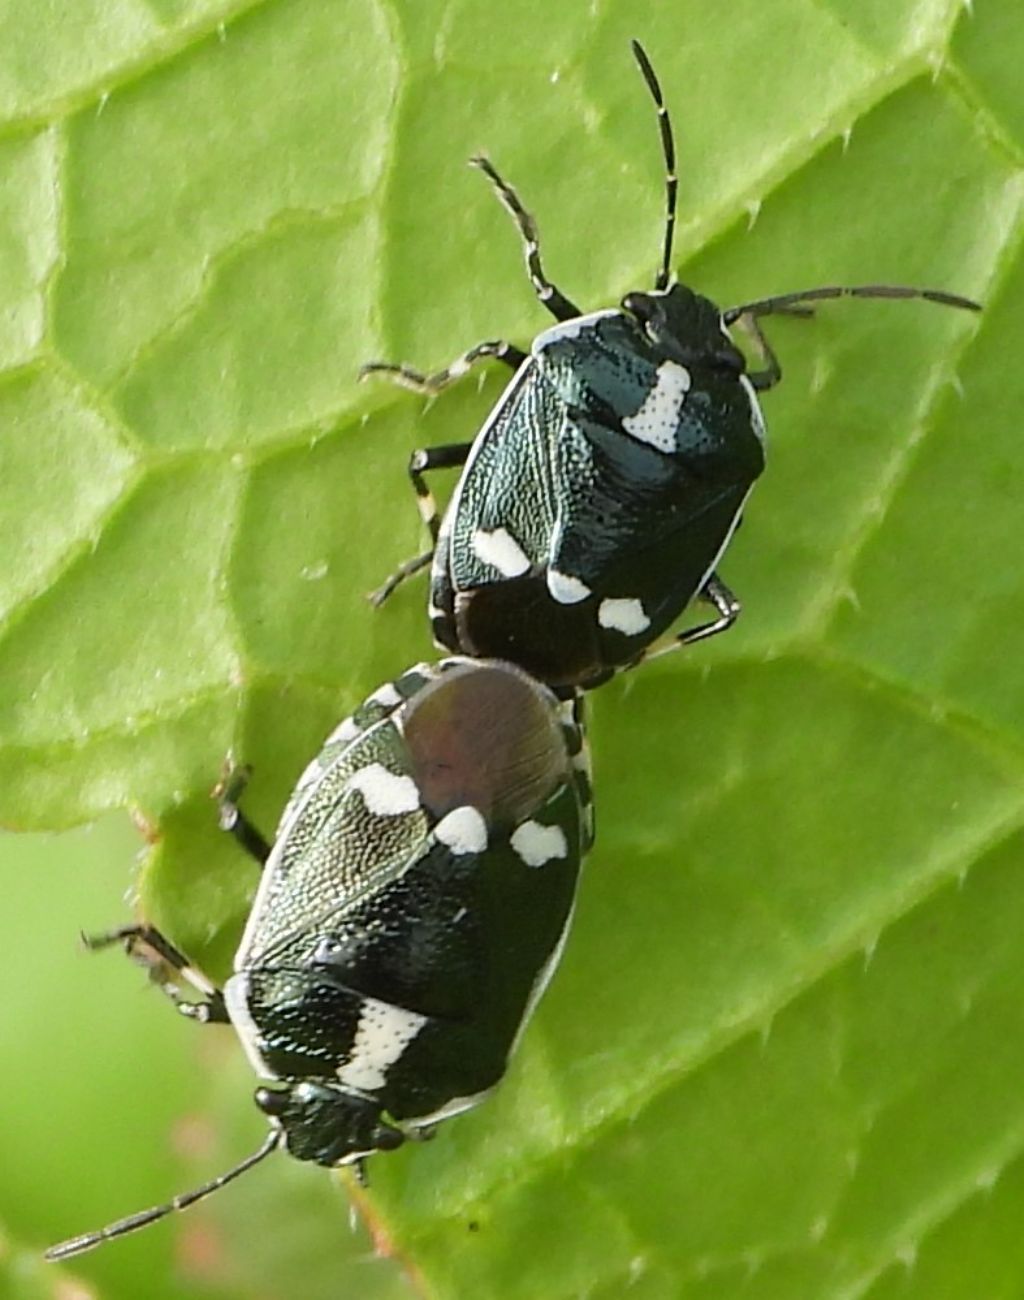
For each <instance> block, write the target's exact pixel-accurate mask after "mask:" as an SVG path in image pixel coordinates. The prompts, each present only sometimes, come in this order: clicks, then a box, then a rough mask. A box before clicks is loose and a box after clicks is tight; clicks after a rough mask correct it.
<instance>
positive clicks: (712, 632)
mask: <svg viewBox="0 0 1024 1300" xmlns="http://www.w3.org/2000/svg"><path fill="white" fill-rule="evenodd" d="M699 598H700V599H701V600H703V601H706V602H707V603H708V604H709V605H713V606H714V607H715V609H716V610H717V611H718V617H717V618H714V619H712V620H711V621H710V622H708V623H698V624H697V626H696V627H688V628H686V629H685V630H684V631H682V632H678V633H677V634H676V635H675V636H674V637H673V638H672V640H671V641H670V642H669V644H668V645H666V646H662V647H661V648H660V649H658V650H654V651H652V652H651V653H650V654H646V655H641V656H640V657H639V658H637V659H636V660H634V661H633V663H631V664H629V667H630V668H632V667H634V666H635V664H638V663H641V662H643V660H644V659H657V658H659V656H661V655H666V654H671V652H672V651H673V650H678V649H680V647H682V646H684V645H693V644H694V642H696V641H706V640H707V639H708V637H710V636H717V635H718V634H719V632H724V631H726V629H727V628H730V627H732V625H733V623H735V622H736V620H737V618H739V614H740V610H741V609H742V606H741V605H740V602H739V601H738V600H737V599H736V597H735V596H734V595H733V594H732V592H731V591H730V590H729V588H728V587H727V586H726V585H725V583H724V582H723V581H722V580H721V578H719V577H718V575H717V574H715V573H713V574H712V575H711V577H710V578H708V580H707V582H705V584H704V586H703V587H702V588H701V590H700V593H699Z"/></svg>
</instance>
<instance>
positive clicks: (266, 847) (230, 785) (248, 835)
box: [210, 759, 271, 866]
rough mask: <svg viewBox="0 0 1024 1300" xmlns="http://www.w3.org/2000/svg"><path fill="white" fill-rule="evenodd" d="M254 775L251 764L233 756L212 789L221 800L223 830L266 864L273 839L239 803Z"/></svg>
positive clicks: (219, 803) (220, 817)
mask: <svg viewBox="0 0 1024 1300" xmlns="http://www.w3.org/2000/svg"><path fill="white" fill-rule="evenodd" d="M251 776H252V768H251V767H249V766H247V765H246V764H244V763H243V764H238V765H236V764H235V763H233V762H232V761H231V760H230V759H229V760H228V762H227V764H226V765H225V768H224V772H223V775H222V776H221V779H220V780H219V781H218V782H217V784H216V785H215V786H214V787H213V790H212V791H211V792H210V793H211V795H212V797H213V798H214V799H216V800H217V808H218V817H219V821H220V828H221V830H222V831H227V832H228V834H229V835H231V836H233V837H234V838H235V839H236V840H237V841H238V843H239V844H240V845H241V846H242V848H243V849H244V850H245V851H246V853H248V854H249V856H250V857H251V858H255V860H256V861H257V862H258V863H259V864H260V866H263V864H264V863H265V862H266V860H267V858H269V857H270V850H271V845H270V842H269V841H268V840H267V839H266V837H265V836H264V835H262V834H261V833H260V832H259V831H258V830H257V829H256V827H255V826H254V825H253V824H252V822H251V821H250V820H249V818H248V817H246V815H245V813H243V812H242V810H241V808H239V806H238V803H239V800H240V799H241V797H242V795H243V793H244V792H245V788H246V786H247V785H248V784H249V779H250V777H251Z"/></svg>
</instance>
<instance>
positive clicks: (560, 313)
mask: <svg viewBox="0 0 1024 1300" xmlns="http://www.w3.org/2000/svg"><path fill="white" fill-rule="evenodd" d="M469 162H470V166H471V167H477V168H479V169H480V171H482V172H483V174H484V175H485V176H486V177H487V179H488V180H489V181H490V182H491V184H492V185H493V186H494V188H495V191H496V192H497V195H498V198H499V199H500V200H501V203H502V205H503V206H504V208H505V209H506V210H507V211H508V212H509V213H511V215H512V220H513V221H514V222H515V223H516V228H517V229H518V231H519V236H520V238H521V239H522V241H523V253H524V255H525V257H526V270H527V273H528V274H529V276H530V283H531V284H532V285H533V291H534V293H535V294H536V295H537V297H538V298H539V299H540V300H541V302H542V303H543V304H544V306H545V307H546V308H547V309H548V311H549V312H550V313H551V315H552V316H554V318H555V319H556V320H572V319H573V318H574V317H576V316H580V315H582V312H581V311H580V309H579V308H578V307H577V306H576V304H575V303H572V302H570V301H569V299H568V298H567V297H566V296H565V295H564V294H563V293H562V292H561V290H560V289H558V288H556V286H555V285H553V284H552V283H551V281H550V280H549V279H548V278H547V276H546V275H545V274H544V268H543V266H542V265H541V260H540V235H539V234H538V232H537V223H536V221H534V219H533V216H532V214H531V213H529V212H527V210H526V209H525V208H524V207H523V205H522V202H521V200H520V198H519V195H518V194H517V193H516V192H515V190H514V189H513V188H512V186H511V185H509V183H508V182H507V181H506V180H504V179H502V177H501V176H500V175H499V173H498V170H497V168H496V167H495V166H494V164H493V163H492V162H491V160H490V159H489V158H484V157H483V156H482V155H480V156H478V157H476V158H470V160H469Z"/></svg>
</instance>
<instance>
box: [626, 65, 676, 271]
mask: <svg viewBox="0 0 1024 1300" xmlns="http://www.w3.org/2000/svg"><path fill="white" fill-rule="evenodd" d="M630 44H631V45H632V47H633V57H634V58H635V59H636V61H637V63H639V65H640V71H641V72H642V73H643V74H644V81H646V82H647V89H648V90H649V91H650V92H651V98H652V99H653V100H654V105H655V107H656V108H657V110H658V127H659V129H660V131H661V152H662V153H663V154H664V156H665V247H664V250H663V252H662V255H661V268H660V270H659V271H658V278H657V279H656V280H655V282H654V287H655V289H667V288H668V282H669V278H670V275H671V262H672V239H673V236H674V235H675V230H676V191H677V190H678V188H679V178H678V177H677V176H676V145H675V140H674V139H673V138H672V121H671V119H670V118H669V115H668V109H667V108H666V107H665V100H664V98H663V97H662V94H661V86H660V85H659V84H658V78H657V76H656V75H655V72H654V69H653V68H652V67H651V61H650V59H649V58H648V57H647V51H646V50H645V49H644V47H643V46H642V45H641V44H640V42H639V41H631V42H630Z"/></svg>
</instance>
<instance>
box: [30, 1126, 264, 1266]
mask: <svg viewBox="0 0 1024 1300" xmlns="http://www.w3.org/2000/svg"><path fill="white" fill-rule="evenodd" d="M280 1145H281V1134H280V1132H279V1131H278V1130H277V1129H271V1131H270V1132H269V1133H268V1134H267V1137H266V1140H265V1141H264V1142H263V1145H262V1146H261V1147H260V1148H259V1150H258V1151H255V1152H253V1154H252V1155H251V1156H246V1158H245V1159H244V1160H241V1161H239V1163H238V1164H237V1165H235V1166H234V1167H233V1168H232V1169H229V1170H228V1171H227V1173H224V1174H218V1175H217V1177H216V1178H211V1179H210V1181H209V1182H208V1183H203V1184H202V1186H200V1187H195V1188H193V1189H192V1191H190V1192H183V1193H182V1194H181V1195H180V1196H175V1197H174V1198H173V1200H170V1201H168V1202H167V1203H166V1204H164V1205H154V1206H153V1207H152V1208H151V1209H149V1210H139V1211H138V1212H137V1213H135V1214H129V1215H128V1216H127V1217H126V1218H124V1219H118V1220H117V1222H116V1223H109V1224H107V1226H106V1227H105V1228H100V1229H98V1230H97V1231H96V1232H85V1233H82V1235H81V1236H78V1237H69V1238H68V1240H67V1241H62V1242H59V1243H58V1244H57V1245H56V1246H51V1247H50V1248H49V1250H47V1251H45V1252H44V1258H45V1259H48V1260H50V1261H51V1262H54V1261H56V1260H60V1259H71V1258H72V1257H73V1256H75V1255H82V1254H84V1253H85V1252H86V1251H87V1250H92V1249H93V1248H94V1247H95V1246H100V1245H102V1244H103V1242H105V1241H110V1240H111V1238H113V1237H123V1236H125V1235H127V1234H128V1233H129V1232H136V1231H137V1230H138V1229H139V1228H145V1227H146V1226H147V1225H148V1224H150V1223H155V1222H156V1221H157V1220H158V1219H163V1218H165V1217H166V1216H167V1215H168V1214H173V1213H174V1211H175V1210H187V1209H188V1207H189V1206H190V1205H194V1204H195V1203H196V1201H201V1200H202V1199H203V1198H204V1197H205V1196H209V1195H210V1194H211V1193H212V1192H216V1191H219V1190H220V1188H222V1187H224V1186H225V1184H227V1183H230V1182H232V1181H233V1180H234V1179H236V1178H237V1177H238V1176H239V1175H240V1174H244V1173H245V1172H246V1170H249V1169H251V1168H252V1167H253V1165H257V1164H259V1163H260V1161H261V1160H265V1159H266V1158H267V1156H269V1155H270V1153H271V1152H272V1151H276V1150H277V1148H278V1147H279V1146H280Z"/></svg>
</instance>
